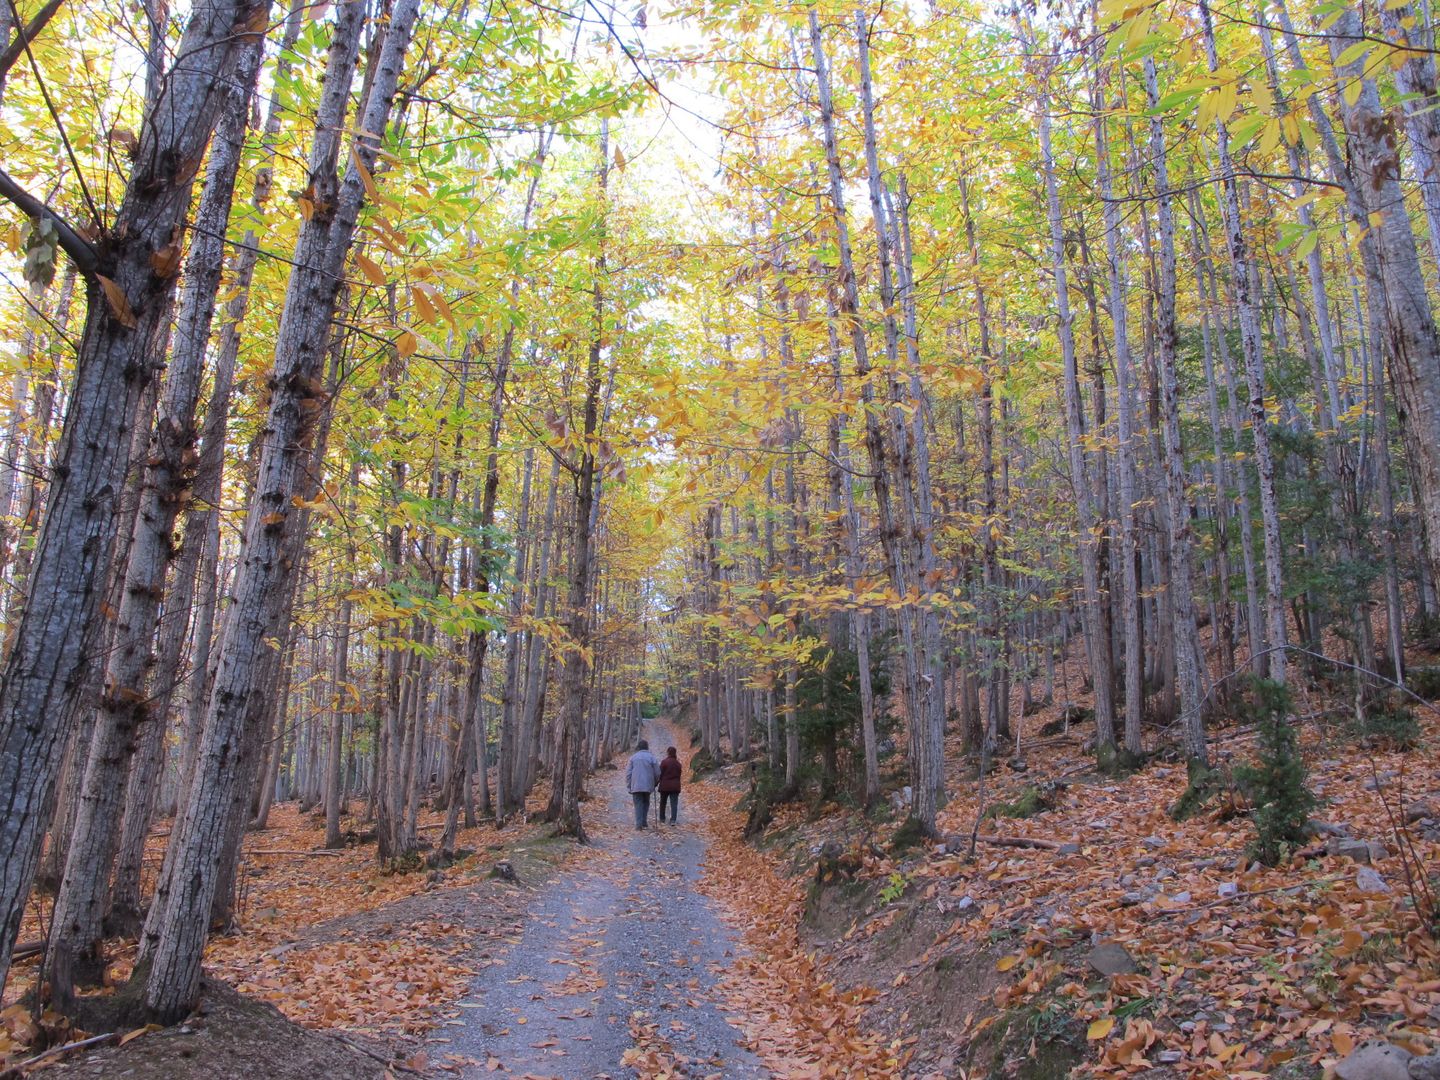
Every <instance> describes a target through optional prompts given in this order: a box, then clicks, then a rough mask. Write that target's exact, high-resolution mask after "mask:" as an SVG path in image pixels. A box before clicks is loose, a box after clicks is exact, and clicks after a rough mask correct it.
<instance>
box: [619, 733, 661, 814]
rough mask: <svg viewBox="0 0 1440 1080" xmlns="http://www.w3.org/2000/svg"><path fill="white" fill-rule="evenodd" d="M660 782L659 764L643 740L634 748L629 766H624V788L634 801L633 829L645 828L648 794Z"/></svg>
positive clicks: (648, 812) (648, 807) (648, 805)
mask: <svg viewBox="0 0 1440 1080" xmlns="http://www.w3.org/2000/svg"><path fill="white" fill-rule="evenodd" d="M659 782H660V763H659V762H658V761H656V760H655V755H654V754H652V753H650V744H649V743H648V742H646V741H645V740H644V739H641V740H640V745H639V746H637V747H636V748H635V753H634V755H633V756H632V757H631V758H630V764H629V765H627V766H625V787H626V789H627V790H628V791H629V792H630V798H631V799H633V800H634V801H635V828H637V829H643V828H645V825H646V822H647V821H648V820H649V817H650V793H651V792H652V791H654V790H655V785H656V784H658V783H659Z"/></svg>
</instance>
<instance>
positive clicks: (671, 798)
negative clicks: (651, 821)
mask: <svg viewBox="0 0 1440 1080" xmlns="http://www.w3.org/2000/svg"><path fill="white" fill-rule="evenodd" d="M667 803H668V804H669V805H670V824H671V825H674V824H675V819H676V818H677V817H678V816H679V815H680V793H679V792H678V791H662V792H660V820H661V821H664V820H665V805H666V804H667Z"/></svg>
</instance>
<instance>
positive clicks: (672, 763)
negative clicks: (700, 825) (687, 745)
mask: <svg viewBox="0 0 1440 1080" xmlns="http://www.w3.org/2000/svg"><path fill="white" fill-rule="evenodd" d="M680 774H681V767H680V758H679V757H678V756H677V755H676V753H675V747H673V746H672V747H670V748H669V749H668V750H666V751H665V758H664V760H663V761H661V762H660V785H659V791H660V820H661V821H662V822H663V821H664V820H665V806H666V804H667V803H668V804H669V806H670V824H671V825H674V824H675V819H676V818H677V817H678V816H679V814H680Z"/></svg>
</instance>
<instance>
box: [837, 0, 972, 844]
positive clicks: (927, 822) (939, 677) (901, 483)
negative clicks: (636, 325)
mask: <svg viewBox="0 0 1440 1080" xmlns="http://www.w3.org/2000/svg"><path fill="white" fill-rule="evenodd" d="M809 22H810V47H811V55H812V58H813V60H814V62H815V69H816V80H815V81H816V91H817V96H818V97H819V104H820V129H821V137H822V139H823V142H824V148H825V162H826V172H827V176H828V180H829V189H830V209H831V213H832V214H833V216H834V222H835V227H836V232H837V235H838V241H839V242H838V248H839V256H840V266H839V276H840V286H841V287H840V295H839V297H838V302H839V307H840V318H841V321H842V322H843V323H845V324H846V326H847V329H848V330H849V332H850V344H851V352H852V354H853V357H854V361H855V373H856V376H857V378H859V379H860V380H861V402H862V405H861V411H862V412H863V413H864V416H865V445H866V450H867V452H868V454H869V458H870V467H871V470H872V472H871V479H872V481H873V484H874V490H875V504H876V511H877V517H878V524H879V530H880V539H881V546H882V547H883V548H884V550H885V555H886V562H887V569H888V573H889V577H890V581H891V586H892V588H893V590H894V592H895V594H896V596H897V597H898V598H899V602H900V603H901V604H902V606H903V608H904V609H905V610H901V611H900V612H899V613H898V617H897V619H896V622H897V624H898V626H899V630H900V651H901V653H902V661H901V665H900V666H901V669H902V671H903V673H904V675H905V690H906V702H907V706H908V708H909V710H910V729H911V736H910V748H911V769H912V774H914V779H915V780H916V783H915V784H914V785H913V787H912V790H913V792H914V805H913V809H912V815H913V816H914V818H915V820H916V821H917V823H918V824H919V826H920V828H921V830H922V831H924V832H925V833H926V834H927V835H928V834H933V833H934V831H935V827H936V826H935V814H936V812H937V811H938V809H939V800H940V798H941V797H942V796H943V778H942V777H941V776H940V775H939V772H940V770H939V768H938V766H939V763H938V762H933V761H932V760H931V757H932V754H931V751H932V748H933V746H934V742H935V733H934V732H933V731H932V730H931V727H932V724H933V717H934V715H935V711H934V698H933V697H932V694H933V695H936V696H939V697H940V698H941V700H940V702H939V707H940V719H941V722H942V725H943V719H944V715H943V708H944V705H943V695H941V689H942V686H943V670H942V669H941V667H940V666H939V664H938V659H939V658H938V657H931V656H928V655H927V654H926V651H925V650H924V649H923V648H922V645H921V642H920V641H918V640H917V633H916V622H917V620H916V618H915V615H914V611H913V606H914V605H915V604H916V603H917V602H918V601H919V598H920V595H921V594H920V589H921V588H922V583H921V581H919V580H918V579H917V577H916V575H915V569H916V568H915V566H914V564H913V561H912V560H911V558H910V557H909V556H910V547H911V543H910V541H912V540H913V539H914V534H913V532H907V531H906V527H907V526H910V527H912V528H913V520H914V519H913V506H910V505H909V504H910V500H911V499H913V491H912V490H911V489H910V487H909V481H908V476H907V475H906V473H905V472H904V471H903V470H902V469H900V468H898V467H892V464H891V461H890V453H889V451H888V450H887V447H886V440H885V432H884V429H883V428H882V426H881V422H880V415H879V413H880V411H881V410H879V409H878V408H877V407H876V404H875V395H874V391H873V388H872V381H873V379H872V377H871V370H872V369H871V365H870V349H869V343H868V342H867V340H866V336H865V326H864V322H863V319H862V317H861V312H860V290H859V281H858V278H857V276H856V272H855V258H854V252H853V248H852V245H851V240H850V225H849V221H848V214H847V211H846V208H845V196H844V177H843V175H842V173H841V169H840V152H839V142H838V138H837V135H836V124H835V108H834V101H833V95H832V91H831V84H830V68H829V62H828V61H827V60H826V57H825V48H824V41H823V38H822V35H821V30H820V20H819V18H818V16H817V15H816V13H815V11H814V9H811V11H810V14H809ZM859 25H860V26H861V28H862V30H863V29H864V27H863V19H862V20H861V21H860V24H859ZM865 36H866V35H865V34H864V33H862V34H861V38H862V39H863V38H864V37H865ZM868 81H869V80H868V78H865V77H864V76H862V84H868ZM872 119H873V118H872ZM873 141H874V140H873V125H872V134H871V137H870V138H869V139H868V140H867V142H868V143H869V145H868V146H867V150H873ZM870 172H871V174H872V177H873V178H874V181H875V182H876V183H877V184H878V182H879V176H878V165H872V167H871V168H870ZM873 204H874V197H872V206H873ZM882 213H883V210H882ZM877 231H878V230H877ZM877 239H878V241H879V243H880V244H881V245H882V247H883V245H884V243H885V238H884V233H883V231H880V232H879V236H878V237H877ZM890 377H891V379H892V380H893V379H894V372H893V370H892V372H891V373H890ZM886 412H887V413H888V414H889V415H890V419H891V420H892V427H893V428H894V434H895V436H896V437H897V438H900V439H903V440H906V441H908V439H909V437H910V436H909V431H908V428H907V426H906V423H905V420H904V418H903V414H902V415H901V416H900V419H899V420H898V422H895V416H896V412H897V410H895V409H890V410H886ZM894 449H895V452H896V454H900V453H902V452H903V451H904V450H905V446H904V445H903V443H902V444H901V445H899V446H896V447H895V448H894ZM892 468H893V470H894V471H893V473H892ZM897 500H899V501H901V502H902V504H903V505H905V506H909V508H910V509H911V511H912V513H910V514H906V513H904V512H903V510H902V515H901V518H900V520H898V521H897V518H896V514H895V502H896V501H897ZM902 532H905V533H906V535H902ZM925 587H929V586H925ZM912 589H913V590H915V593H916V595H915V596H912ZM926 608H927V609H928V610H930V611H931V612H932V613H933V609H929V608H928V605H926ZM932 661H935V663H932ZM941 733H942V734H943V728H942V732H941Z"/></svg>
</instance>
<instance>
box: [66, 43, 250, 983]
mask: <svg viewBox="0 0 1440 1080" xmlns="http://www.w3.org/2000/svg"><path fill="white" fill-rule="evenodd" d="M245 44H246V51H245V52H244V53H243V54H242V55H241V56H240V57H239V59H238V60H237V63H236V74H235V83H234V85H233V86H232V87H231V94H232V97H231V99H230V100H229V101H228V102H227V103H226V105H225V108H224V110H223V111H222V115H221V118H220V122H219V126H218V127H217V129H216V134H215V139H214V141H213V144H212V147H211V151H210V165H209V172H208V174H207V175H206V179H205V186H204V190H203V192H202V194H201V196H200V205H199V209H198V210H197V211H196V216H195V232H196V234H197V238H196V240H195V242H194V243H193V244H192V245H191V248H190V254H189V258H188V261H187V263H186V270H185V281H184V284H183V287H182V289H181V298H180V317H179V325H178V328H177V330H176V334H175V347H174V349H173V351H172V353H171V358H170V363H169V365H168V367H167V369H166V373H165V388H164V393H163V395H162V400H161V406H160V412H159V416H158V417H157V421H156V425H155V430H154V434H153V435H152V436H151V440H150V453H149V460H148V462H147V465H146V468H145V472H144V479H143V481H142V488H141V492H140V505H139V508H138V513H137V516H136V521H135V531H134V536H133V537H132V539H131V541H130V551H129V562H128V564H127V567H126V570H125V584H124V586H123V588H122V592H121V598H120V605H119V613H118V616H117V624H116V629H115V641H114V642H113V644H112V647H111V648H110V650H109V653H108V656H107V663H106V667H105V675H104V682H103V687H102V692H101V696H100V704H99V710H98V715H97V717H96V722H95V734H94V735H93V737H92V741H91V744H90V754H89V760H88V762H87V764H86V767H85V776H84V780H83V783H82V790H81V796H80V807H79V813H78V814H77V816H76V819H75V828H74V832H73V833H72V834H71V842H70V849H69V854H68V856H67V859H66V864H65V875H64V877H63V878H62V879H61V883H60V891H59V893H58V894H57V895H56V899H55V911H54V915H53V922H52V926H53V929H52V932H51V937H50V949H49V951H48V953H47V970H46V975H47V976H48V978H49V980H50V992H51V995H52V998H53V999H54V1000H55V1002H56V1003H57V1005H58V1006H59V1007H60V1008H61V1009H62V1010H64V1011H68V1010H69V1009H70V1007H71V1006H72V1004H73V1000H72V994H73V987H74V983H73V981H72V980H74V979H79V980H80V981H82V982H85V983H92V984H93V983H95V982H98V981H99V979H100V976H101V974H102V973H103V970H104V956H103V950H102V948H101V946H102V941H101V938H102V936H103V930H102V922H103V918H104V915H105V908H106V901H107V899H108V898H109V886H110V868H111V864H112V862H113V859H114V855H115V849H116V846H117V844H118V842H119V838H120V828H119V826H120V822H121V812H122V810H123V807H124V796H125V787H126V785H125V778H126V774H127V772H128V769H129V766H130V763H131V760H132V755H133V753H134V751H135V749H136V738H137V736H142V737H143V736H145V735H147V734H148V732H149V730H151V729H157V728H158V729H160V730H162V731H163V729H164V725H165V721H166V716H165V713H164V711H158V712H157V711H153V709H152V706H154V705H155V704H158V703H157V702H155V701H154V699H153V695H152V694H151V693H150V692H149V687H148V685H147V676H148V675H149V673H150V670H151V663H152V660H153V655H154V654H153V652H152V644H153V642H154V638H155V628H156V619H157V616H158V615H159V612H160V604H161V599H162V597H164V595H165V574H166V569H167V567H168V566H169V564H170V558H171V554H172V552H173V550H174V547H173V543H174V530H175V521H176V518H177V517H178V516H179V514H180V512H181V510H183V509H184V508H185V504H186V503H187V501H188V499H189V492H190V491H191V488H192V485H193V483H194V471H195V465H196V463H197V461H198V454H197V453H196V451H195V441H196V432H195V411H196V405H197V403H198V401H199V397H200V383H201V378H202V377H203V375H204V369H205V352H206V346H207V345H208V343H209V340H210V324H211V319H212V316H213V314H214V311H215V296H216V293H217V291H218V289H219V286H220V268H221V266H222V264H223V259H222V252H221V242H222V239H223V237H224V235H225V223H226V222H227V221H228V220H229V217H230V205H231V202H232V199H233V195H234V192H235V178H236V175H237V174H238V172H239V167H240V152H241V149H242V147H243V144H244V139H245V129H246V125H247V119H246V118H247V104H248V102H249V98H250V95H251V93H252V92H253V90H254V87H255V80H256V78H257V76H258V74H259V70H260V59H261V55H262V52H263V50H262V48H261V39H260V38H258V37H253V36H252V37H250V38H247V39H246V42H245ZM181 618H182V619H183V618H184V616H183V614H182V615H181ZM165 697H166V700H167V703H168V694H166V695H165ZM156 756H157V755H156V753H155V752H154V751H151V752H150V753H149V754H148V755H147V758H149V759H153V758H154V757H156Z"/></svg>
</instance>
